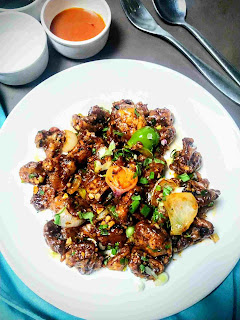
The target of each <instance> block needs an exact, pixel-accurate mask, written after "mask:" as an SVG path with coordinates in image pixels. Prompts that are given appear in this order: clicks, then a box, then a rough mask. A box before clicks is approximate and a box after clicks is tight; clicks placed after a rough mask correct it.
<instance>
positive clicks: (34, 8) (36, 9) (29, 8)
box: [0, 0, 46, 20]
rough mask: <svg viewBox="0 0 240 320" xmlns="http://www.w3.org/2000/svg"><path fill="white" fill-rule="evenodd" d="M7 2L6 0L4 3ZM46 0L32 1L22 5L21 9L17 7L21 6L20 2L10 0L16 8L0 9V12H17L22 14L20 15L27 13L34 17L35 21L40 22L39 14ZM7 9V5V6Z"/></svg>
mask: <svg viewBox="0 0 240 320" xmlns="http://www.w3.org/2000/svg"><path fill="white" fill-rule="evenodd" d="M8 1H9V0H6V2H8ZM45 1H46V0H34V1H33V2H31V3H29V4H27V5H24V6H23V7H19V6H20V5H21V1H20V0H18V1H14V0H11V2H12V3H13V5H14V4H15V5H16V8H12V7H11V8H12V9H6V8H0V12H10V11H13V10H14V11H18V12H22V13H27V14H29V15H30V16H32V17H34V18H35V19H37V20H40V13H41V10H42V6H43V4H44V2H45ZM23 3H24V2H23ZM8 7H9V4H8Z"/></svg>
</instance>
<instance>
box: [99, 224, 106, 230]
mask: <svg viewBox="0 0 240 320" xmlns="http://www.w3.org/2000/svg"><path fill="white" fill-rule="evenodd" d="M107 228H108V225H107V224H101V225H100V226H99V229H100V230H103V229H107Z"/></svg>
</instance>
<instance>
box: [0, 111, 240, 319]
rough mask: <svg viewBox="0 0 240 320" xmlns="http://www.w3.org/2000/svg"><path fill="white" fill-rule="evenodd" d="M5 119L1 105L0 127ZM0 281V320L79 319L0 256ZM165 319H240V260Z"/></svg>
mask: <svg viewBox="0 0 240 320" xmlns="http://www.w3.org/2000/svg"><path fill="white" fill-rule="evenodd" d="M4 119H5V115H4V112H3V110H2V111H1V106H0V127H1V125H2V123H3V121H4ZM0 279H1V281H0V319H2V320H31V319H36V320H43V319H44V320H80V318H77V317H74V316H71V315H69V314H67V313H65V312H63V311H61V310H59V309H57V308H55V307H54V306H52V305H50V304H49V303H47V302H46V301H44V300H43V299H41V298H40V297H38V296H37V295H36V294H35V293H34V292H33V291H31V290H30V289H29V288H28V287H27V286H25V284H24V283H23V282H22V281H21V280H20V279H19V278H18V277H17V276H16V275H15V273H14V272H13V271H12V269H11V268H10V267H9V265H8V264H7V262H6V261H5V259H4V258H3V256H2V255H1V253H0ZM164 320H240V261H239V262H238V263H237V265H236V266H235V268H234V269H233V271H232V272H231V273H230V274H229V276H228V277H227V278H226V279H225V280H224V282H223V283H222V284H221V285H220V286H219V287H218V288H217V289H215V290H214V291H213V292H212V293H211V294H210V295H208V296H207V297H206V298H205V299H203V300H201V301H200V302H198V303H197V304H195V305H194V306H192V307H190V308H188V309H186V310H184V311H182V312H180V313H178V314H176V315H173V316H171V317H167V318H165V319H164Z"/></svg>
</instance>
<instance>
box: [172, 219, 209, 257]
mask: <svg viewBox="0 0 240 320" xmlns="http://www.w3.org/2000/svg"><path fill="white" fill-rule="evenodd" d="M213 232H214V227H213V225H212V223H211V222H209V221H207V220H205V219H202V218H198V217H196V218H195V219H194V221H193V223H192V224H191V226H190V228H189V229H188V230H187V231H186V232H184V233H183V234H182V235H181V236H172V246H173V251H174V252H181V251H182V250H184V249H186V248H187V247H189V246H191V245H193V244H195V243H197V242H200V241H202V240H203V239H206V238H209V237H210V236H211V235H212V234H213Z"/></svg>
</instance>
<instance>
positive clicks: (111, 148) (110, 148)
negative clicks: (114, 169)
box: [100, 141, 116, 158]
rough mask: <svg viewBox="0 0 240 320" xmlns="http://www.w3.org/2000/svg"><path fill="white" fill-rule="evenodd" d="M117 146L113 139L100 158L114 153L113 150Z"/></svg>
mask: <svg viewBox="0 0 240 320" xmlns="http://www.w3.org/2000/svg"><path fill="white" fill-rule="evenodd" d="M115 148H116V144H115V142H114V141H111V142H110V144H109V147H108V148H107V150H106V151H105V152H104V153H103V154H102V155H101V157H100V158H103V157H106V156H111V155H112V154H113V150H114V149H115Z"/></svg>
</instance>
